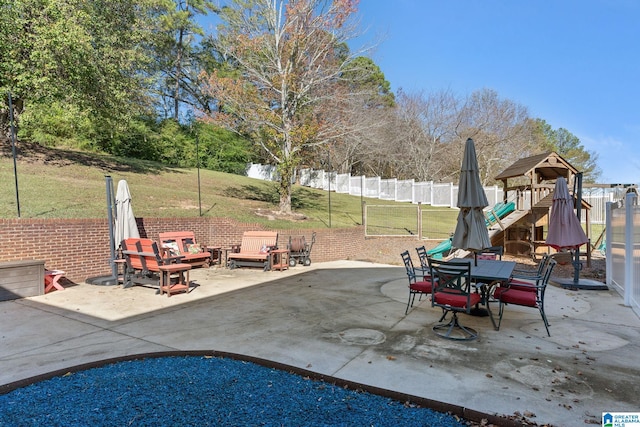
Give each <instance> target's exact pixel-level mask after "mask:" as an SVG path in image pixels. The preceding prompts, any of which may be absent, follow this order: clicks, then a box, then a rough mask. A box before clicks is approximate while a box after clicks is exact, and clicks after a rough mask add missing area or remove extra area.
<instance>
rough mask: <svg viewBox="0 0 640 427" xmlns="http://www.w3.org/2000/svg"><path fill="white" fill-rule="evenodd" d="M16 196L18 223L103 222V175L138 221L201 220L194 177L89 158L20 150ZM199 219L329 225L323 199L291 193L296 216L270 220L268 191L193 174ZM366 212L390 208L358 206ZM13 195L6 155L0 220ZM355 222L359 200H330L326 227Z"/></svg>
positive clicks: (1, 167) (263, 184)
mask: <svg viewBox="0 0 640 427" xmlns="http://www.w3.org/2000/svg"><path fill="white" fill-rule="evenodd" d="M17 171H18V174H17V175H18V192H19V200H20V210H21V217H22V218H104V217H106V215H107V210H106V209H107V208H106V185H105V175H110V176H111V177H112V179H113V186H114V189H115V188H117V185H118V181H119V180H121V179H125V180H126V181H127V182H128V184H129V190H130V191H131V197H132V206H133V211H134V213H135V215H136V216H138V217H184V216H198V215H200V205H199V202H198V172H197V169H179V168H171V167H167V166H164V165H161V164H158V163H153V162H145V161H140V160H136V159H122V158H115V157H112V156H106V155H100V154H95V153H84V152H78V151H72V150H64V149H51V148H44V147H40V146H37V145H30V144H24V143H21V144H19V149H18V157H17ZM200 188H201V191H200V194H201V210H202V215H203V216H209V217H230V218H235V219H237V220H239V221H242V222H252V223H253V222H257V223H263V224H267V225H268V226H269V227H273V228H319V227H327V226H328V222H329V200H328V194H327V192H326V191H322V190H316V189H310V188H306V187H301V186H295V188H294V194H293V204H294V209H295V213H296V214H297V215H295V216H293V217H290V218H277V217H274V216H273V211H274V210H276V209H277V201H278V196H277V193H276V188H275V183H273V182H267V181H262V180H257V179H251V178H247V177H244V176H238V175H231V174H226V173H220V172H213V171H208V170H204V169H201V170H200ZM365 202H366V203H368V204H377V205H380V204H394V202H388V201H382V200H378V199H365ZM16 217H17V207H16V191H15V179H14V169H13V159H12V155H11V147H10V145H9V144H8V143H6V142H3V143H2V144H1V150H0V218H16ZM361 222H362V210H361V199H360V197H358V196H349V195H344V194H336V193H332V194H331V226H332V227H352V226H355V225H359V224H360V223H361Z"/></svg>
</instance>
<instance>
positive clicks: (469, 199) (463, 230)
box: [451, 138, 491, 251]
mask: <svg viewBox="0 0 640 427" xmlns="http://www.w3.org/2000/svg"><path fill="white" fill-rule="evenodd" d="M457 206H458V208H460V212H459V213H458V222H457V224H456V230H455V232H454V234H453V239H452V241H451V244H452V246H454V247H456V248H458V249H464V250H469V251H480V250H482V249H485V248H488V247H490V246H491V241H490V240H489V231H488V230H487V225H486V223H485V217H484V212H483V209H484V208H486V207H487V206H489V201H488V200H487V195H486V194H485V192H484V188H483V187H482V183H481V182H480V173H479V167H478V158H477V156H476V148H475V145H474V143H473V140H472V139H471V138H469V139H467V142H466V145H465V149H464V157H463V159H462V166H461V168H460V181H459V184H458V204H457Z"/></svg>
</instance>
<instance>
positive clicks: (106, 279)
mask: <svg viewBox="0 0 640 427" xmlns="http://www.w3.org/2000/svg"><path fill="white" fill-rule="evenodd" d="M85 282H87V283H88V284H90V285H99V286H113V285H117V284H118V283H119V282H118V278H117V277H115V276H96V277H89V278H87V279H86V280H85Z"/></svg>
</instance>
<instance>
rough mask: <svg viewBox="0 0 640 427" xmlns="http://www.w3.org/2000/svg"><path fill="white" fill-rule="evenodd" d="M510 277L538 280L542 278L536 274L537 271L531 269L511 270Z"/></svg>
mask: <svg viewBox="0 0 640 427" xmlns="http://www.w3.org/2000/svg"><path fill="white" fill-rule="evenodd" d="M511 277H512V278H516V279H527V280H538V279H541V278H542V277H541V276H540V275H539V274H537V272H535V271H531V270H513V273H511Z"/></svg>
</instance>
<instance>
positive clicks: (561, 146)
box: [534, 119, 602, 182]
mask: <svg viewBox="0 0 640 427" xmlns="http://www.w3.org/2000/svg"><path fill="white" fill-rule="evenodd" d="M534 128H535V131H536V134H537V135H538V139H539V144H540V148H541V149H542V150H543V151H555V152H556V153H558V154H560V155H561V156H562V157H564V159H565V160H567V161H568V162H569V163H571V164H572V165H573V166H574V167H575V168H576V169H578V171H580V172H582V173H583V180H584V181H585V182H596V181H597V180H598V178H600V175H601V173H602V171H601V170H600V168H599V167H598V164H597V162H598V155H597V153H594V152H592V151H589V150H586V149H585V148H584V146H583V145H582V143H581V142H580V139H579V138H578V137H577V136H575V135H573V134H572V133H571V132H569V131H568V130H566V129H564V128H558V129H553V128H552V127H551V125H550V124H549V123H547V122H546V121H545V120H542V119H536V120H535V121H534Z"/></svg>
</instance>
